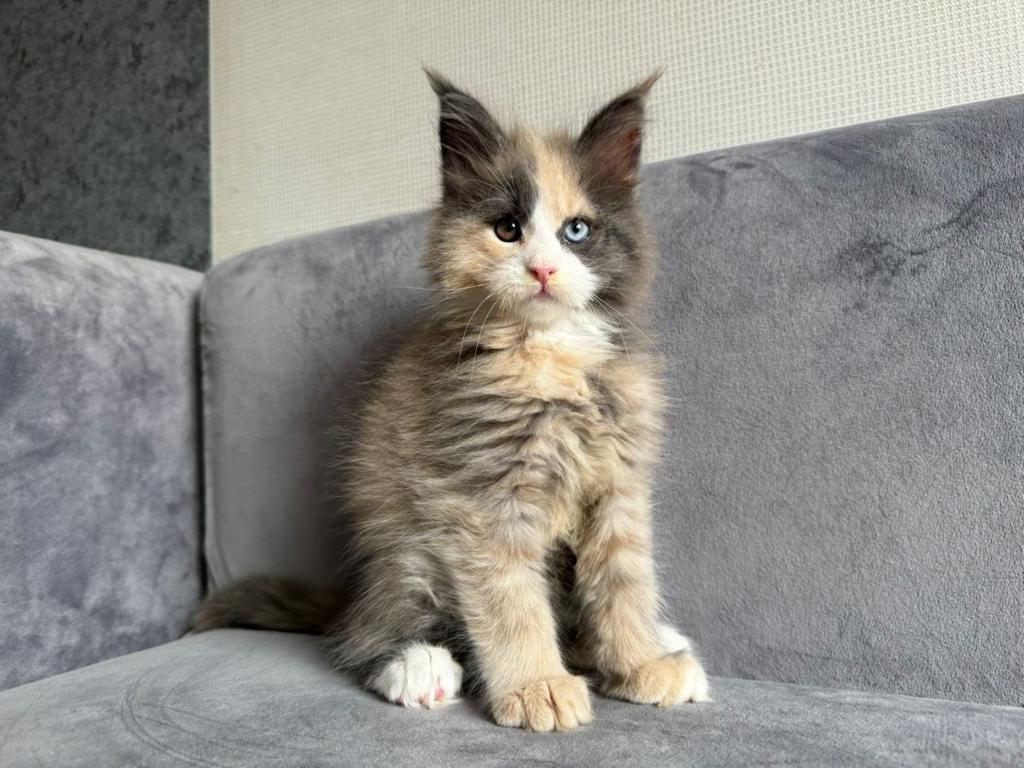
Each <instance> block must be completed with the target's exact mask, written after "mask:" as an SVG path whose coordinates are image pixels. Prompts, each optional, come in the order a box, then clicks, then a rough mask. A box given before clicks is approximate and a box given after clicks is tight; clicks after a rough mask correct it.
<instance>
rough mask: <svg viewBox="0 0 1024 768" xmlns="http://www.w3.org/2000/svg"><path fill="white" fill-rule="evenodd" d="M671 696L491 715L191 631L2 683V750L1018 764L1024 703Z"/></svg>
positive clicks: (304, 757) (159, 767)
mask: <svg viewBox="0 0 1024 768" xmlns="http://www.w3.org/2000/svg"><path fill="white" fill-rule="evenodd" d="M712 687H713V690H714V693H715V701H714V702H711V703H707V704H696V705H688V706H683V707H676V708H672V709H659V708H657V707H651V706H641V705H636V704H627V703H623V702H615V701H609V700H607V699H600V698H597V699H595V716H596V719H595V721H594V722H593V723H591V724H590V725H587V726H584V727H583V728H582V729H580V730H579V731H576V732H574V733H570V734H524V733H522V732H521V731H518V730H514V729H507V728H498V727H496V726H494V725H492V724H491V723H490V722H489V721H488V720H487V719H486V718H485V717H484V716H483V714H482V713H481V712H480V711H479V710H478V709H476V707H475V706H474V705H473V704H472V703H471V702H468V701H461V702H458V703H455V704H453V705H452V706H450V707H448V708H446V709H441V710H435V711H432V712H430V711H423V710H419V711H417V710H407V709H404V708H402V707H396V706H393V705H390V704H387V703H385V702H383V701H381V700H380V699H378V698H377V697H375V696H373V695H372V694H369V693H366V692H364V691H362V690H360V689H358V688H356V687H355V686H353V685H352V684H351V683H350V682H349V681H347V680H345V679H344V678H342V677H339V676H337V675H335V674H334V673H332V672H331V670H330V669H329V668H328V667H327V664H326V662H325V661H324V658H323V654H322V653H321V652H320V649H319V647H318V644H317V642H316V640H315V639H314V638H310V637H308V636H304V635H286V634H281V633H273V632H253V631H249V630H219V631H216V632H211V633H207V634H205V635H197V636H194V637H188V638H185V639H183V640H180V641H177V642H174V643H169V644H167V645H164V646H161V647H159V648H154V649H151V650H148V651H143V652H141V653H136V654H132V655H130V656H125V657H123V658H120V659H114V660H112V661H107V662H103V663H102V664H97V665H95V666H93V667H89V668H87V669H82V670H78V671H76V672H72V673H69V674H66V675H60V676H58V677H54V678H51V679H48V680H42V681H40V682H37V683H33V684H31V685H26V686H23V687H21V688H16V689H14V690H11V691H7V692H5V693H3V694H0V734H5V736H4V738H3V741H2V742H0V765H3V766H5V768H19V767H20V766H37V765H55V766H56V765H59V766H63V768H75V766H83V768H84V767H85V766H88V767H89V768H92V766H106V765H110V766H114V765H124V766H129V765H131V766H135V765H138V766H143V765H144V766H149V767H150V768H163V767H164V766H167V767H170V766H175V767H177V766H185V765H192V766H222V767H224V768H227V767H229V766H245V767H246V768H248V767H249V766H254V765H259V766H277V767H279V768H284V766H295V767H296V768H317V767H318V766H393V767H394V768H399V767H400V766H410V767H412V766H416V768H422V767H423V766H450V767H451V768H456V767H457V766H458V767H460V768H461V767H462V766H465V768H488V767H489V766H509V765H516V766H590V767H592V768H602V767H603V766H631V767H632V766H636V767H637V768H657V767H660V766H664V767H665V768H679V766H690V765H692V766H703V767H704V768H713V767H714V766H722V767H723V768H724V767H726V766H737V767H740V766H752V765H820V766H832V767H833V768H842V767H843V766H848V767H849V768H862V766H868V765H871V766H897V765H899V766H905V765H929V766H958V767H959V768H963V767H964V766H990V767H994V766H1016V765H1020V761H1021V758H1022V756H1024V710H1022V709H1020V708H1011V707H992V706H985V705H977V704H965V703H958V702H948V701H941V700H936V699H915V698H909V697H903V696H892V695H886V694H868V693H855V692H851V691H844V690H824V689H821V688H805V687H798V686H792V685H784V684H780V683H765V682H753V681H743V680H730V679H714V680H712Z"/></svg>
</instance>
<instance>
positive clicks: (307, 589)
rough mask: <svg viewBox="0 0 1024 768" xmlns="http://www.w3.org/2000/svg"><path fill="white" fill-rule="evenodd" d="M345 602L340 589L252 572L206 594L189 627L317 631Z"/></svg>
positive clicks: (322, 630)
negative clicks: (247, 576) (315, 585)
mask: <svg viewBox="0 0 1024 768" xmlns="http://www.w3.org/2000/svg"><path fill="white" fill-rule="evenodd" d="M346 603H347V596H346V593H345V591H344V590H342V589H331V588H327V587H314V586H310V585H307V584H301V583H299V582H294V581H288V580H287V579H277V578H271V577H268V576H256V577H252V578H248V579H243V580H242V581H237V582H235V583H234V584H230V585H228V586H227V587H225V588H224V589H220V590H217V591H216V592H214V593H213V594H211V595H209V596H208V597H207V598H206V599H205V600H203V602H202V604H201V605H200V606H199V609H198V610H197V611H196V612H195V613H194V614H193V615H192V618H191V620H190V621H189V627H190V628H191V629H192V630H193V631H195V632H205V631H207V630H209V629H221V628H225V627H240V628H244V629H275V630H278V631H280V632H303V633H306V634H311V635H320V634H323V633H325V632H326V631H327V629H328V628H329V627H330V626H331V625H332V624H333V623H334V622H335V621H336V620H337V619H338V617H339V616H340V615H341V613H342V611H343V610H344V608H345V604H346Z"/></svg>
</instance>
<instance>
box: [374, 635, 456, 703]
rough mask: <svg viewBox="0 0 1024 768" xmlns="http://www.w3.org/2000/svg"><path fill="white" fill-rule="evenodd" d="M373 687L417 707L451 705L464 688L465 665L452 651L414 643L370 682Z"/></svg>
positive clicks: (386, 695)
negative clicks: (459, 661) (453, 656)
mask: <svg viewBox="0 0 1024 768" xmlns="http://www.w3.org/2000/svg"><path fill="white" fill-rule="evenodd" d="M369 687H370V689H371V690H374V691H376V692H377V693H379V694H381V695H382V696H383V697H384V698H385V699H387V700H388V701H392V702H394V703H395V704H401V705H402V706H404V707H412V708H413V709H433V708H434V707H442V706H444V705H446V704H450V703H451V702H452V701H454V700H455V697H456V696H458V694H459V689H460V688H461V687H462V667H461V666H459V665H458V663H456V661H455V659H453V658H452V655H451V654H450V653H448V650H447V649H445V648H441V647H440V646H437V645H425V644H424V643H414V644H413V645H410V646H408V647H407V648H405V649H404V650H403V651H402V652H401V653H400V654H399V655H398V656H397V657H396V658H394V659H392V660H391V661H390V662H388V663H387V665H386V666H385V667H384V669H382V670H381V671H380V672H379V673H378V674H377V676H376V677H374V678H373V679H372V680H371V681H370V686H369Z"/></svg>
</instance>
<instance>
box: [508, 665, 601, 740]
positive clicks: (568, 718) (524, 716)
mask: <svg viewBox="0 0 1024 768" xmlns="http://www.w3.org/2000/svg"><path fill="white" fill-rule="evenodd" d="M492 711H493V714H494V721H495V722H496V723H497V724H498V725H504V726H507V727H510V728H525V729H526V730H528V731H552V730H554V731H571V730H573V729H574V728H576V727H577V726H580V725H584V724H585V723H589V722H590V721H591V720H593V719H594V715H593V714H592V713H591V711H590V692H589V691H588V690H587V681H586V680H584V679H583V678H582V677H577V676H575V675H561V676H560V677H552V678H549V679H547V680H541V681H540V682H539V683H534V684H532V685H527V686H524V687H522V688H520V689H519V690H518V691H512V692H511V693H507V694H505V695H504V696H501V697H499V698H498V700H497V701H496V702H495V703H494V704H493V706H492Z"/></svg>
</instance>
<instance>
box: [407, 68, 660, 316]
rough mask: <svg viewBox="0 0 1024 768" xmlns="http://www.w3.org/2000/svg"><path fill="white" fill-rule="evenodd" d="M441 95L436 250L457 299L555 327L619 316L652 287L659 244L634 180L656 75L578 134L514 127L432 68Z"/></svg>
mask: <svg viewBox="0 0 1024 768" xmlns="http://www.w3.org/2000/svg"><path fill="white" fill-rule="evenodd" d="M427 75H428V77H429V78H430V83H431V85H432V86H433V88H434V91H435V92H436V93H437V95H438V98H439V99H440V105H441V119H440V137H441V170H442V199H441V205H440V207H439V208H438V211H437V216H436V218H435V221H434V228H433V231H432V236H431V246H430V248H429V249H428V252H427V255H426V263H427V268H428V271H429V273H430V276H431V279H432V280H433V281H434V282H435V284H436V285H437V286H438V287H439V288H440V289H441V291H442V293H443V295H444V296H445V297H446V300H447V301H448V303H449V304H450V305H454V306H456V307H459V308H461V309H465V310H468V311H472V310H473V309H474V307H476V308H480V307H481V306H483V305H485V304H489V305H490V306H489V307H487V310H488V313H489V314H490V316H491V317H492V318H494V319H497V318H498V317H499V316H503V317H504V318H505V319H506V320H511V321H513V322H517V323H523V324H528V325H540V326H543V325H548V324H550V323H552V322H557V321H558V320H559V319H561V318H565V317H569V316H571V315H572V314H573V313H582V312H592V313H596V314H599V315H603V316H606V317H607V318H609V319H612V320H614V319H615V317H616V316H618V315H620V314H621V312H622V310H623V309H625V308H627V307H628V305H630V304H631V303H632V302H634V301H636V299H637V298H638V297H639V296H640V295H641V294H642V293H643V291H644V289H645V288H646V284H647V281H648V278H649V274H650V271H651V264H650V258H651V257H650V253H649V249H648V247H647V243H646V238H645V235H644V227H643V223H642V220H641V217H640V215H639V211H638V209H637V204H636V200H635V193H634V187H635V186H636V183H637V171H638V166H639V162H640V141H641V132H642V127H643V122H644V98H645V96H646V95H647V92H648V91H649V90H650V88H651V86H652V85H653V84H654V82H655V80H656V79H657V75H654V76H652V77H650V78H648V79H647V80H645V81H644V82H642V83H640V84H639V85H637V86H636V87H634V88H632V89H630V90H628V91H626V92H625V93H623V94H622V95H620V96H618V97H617V98H615V99H614V100H612V101H611V102H610V103H608V104H607V105H606V106H605V107H603V108H602V109H601V110H599V111H598V112H597V113H596V114H595V115H594V116H593V117H592V118H591V119H590V121H589V122H588V123H587V125H586V127H585V128H584V129H583V130H582V131H581V132H580V134H579V135H578V136H571V135H569V134H554V135H549V136H538V135H536V134H534V133H531V132H529V131H527V130H523V129H515V130H510V131H506V130H504V129H502V128H501V126H499V125H498V123H497V121H496V120H495V119H494V118H493V117H492V116H491V114H490V113H489V112H488V111H487V109H486V108H485V107H484V106H483V105H482V104H481V103H480V102H479V101H477V100H476V99H475V98H473V97H472V96H470V95H469V94H467V93H465V92H463V91H460V90H459V89H457V88H456V87H455V86H453V85H452V84H451V83H449V82H448V81H447V80H445V79H444V78H442V77H440V76H439V75H437V74H435V73H433V72H430V71H428V72H427Z"/></svg>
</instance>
